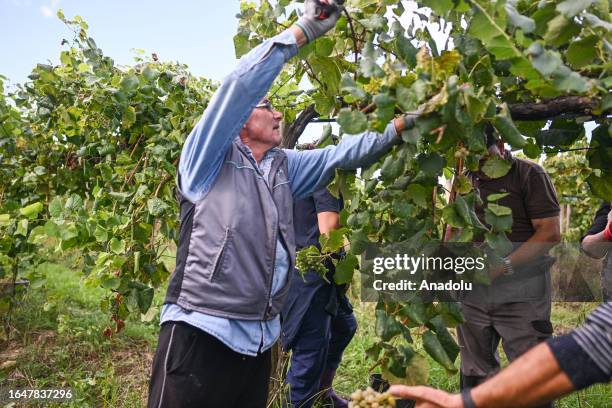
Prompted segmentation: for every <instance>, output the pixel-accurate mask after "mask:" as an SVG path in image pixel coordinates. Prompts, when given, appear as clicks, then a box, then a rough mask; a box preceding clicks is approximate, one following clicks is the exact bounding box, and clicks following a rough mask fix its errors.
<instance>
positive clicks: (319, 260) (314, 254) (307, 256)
mask: <svg viewBox="0 0 612 408" xmlns="http://www.w3.org/2000/svg"><path fill="white" fill-rule="evenodd" d="M324 259H325V255H322V254H321V252H320V251H319V249H318V248H317V247H316V246H314V245H312V246H309V247H307V248H304V249H301V250H300V251H298V253H297V254H296V257H295V267H296V268H297V269H298V271H299V272H300V275H302V276H304V274H305V273H306V271H314V272H316V273H317V274H318V275H320V276H321V277H323V278H325V275H326V274H327V267H326V266H325V262H324Z"/></svg>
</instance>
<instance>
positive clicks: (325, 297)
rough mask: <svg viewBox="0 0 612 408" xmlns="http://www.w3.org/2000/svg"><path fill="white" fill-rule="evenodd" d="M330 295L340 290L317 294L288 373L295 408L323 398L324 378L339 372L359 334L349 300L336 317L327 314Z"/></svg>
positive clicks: (326, 287)
mask: <svg viewBox="0 0 612 408" xmlns="http://www.w3.org/2000/svg"><path fill="white" fill-rule="evenodd" d="M330 291H334V292H335V291H336V288H335V287H334V286H330V285H324V286H322V287H320V288H319V289H318V290H317V292H316V293H315V295H314V297H313V299H312V301H311V302H310V306H309V307H308V310H307V311H306V313H305V314H304V317H303V318H302V322H301V325H300V328H299V330H298V332H297V334H296V336H295V343H294V344H293V347H292V355H291V365H290V367H289V372H288V373H287V383H288V384H289V387H290V393H289V394H290V395H289V397H290V401H291V404H287V405H289V406H291V407H293V408H310V407H311V406H312V405H313V403H314V402H315V400H316V399H317V397H318V396H319V385H320V383H319V380H320V378H321V375H322V374H323V372H324V371H326V370H336V369H337V368H338V366H339V365H340V361H341V359H342V353H343V352H344V349H345V348H346V346H347V345H348V344H349V342H350V341H351V339H352V338H353V335H354V334H355V331H356V330H357V321H356V319H355V316H354V315H353V311H352V309H351V307H350V304H349V303H348V300H347V299H346V297H344V296H343V299H341V300H340V302H339V305H338V311H337V313H336V316H335V317H334V316H332V315H331V314H330V313H329V312H328V311H327V310H326V306H327V305H328V302H329V298H330ZM331 295H332V296H335V293H332V294H331Z"/></svg>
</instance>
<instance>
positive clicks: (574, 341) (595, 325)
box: [548, 302, 612, 390]
mask: <svg viewBox="0 0 612 408" xmlns="http://www.w3.org/2000/svg"><path fill="white" fill-rule="evenodd" d="M548 346H549V347H550V349H551V351H552V353H553V355H554V356H555V358H556V360H557V362H558V364H559V367H560V368H561V370H563V372H565V373H566V374H567V376H568V377H569V379H570V380H571V381H572V384H574V388H575V389H576V390H581V389H583V388H586V387H588V386H589V385H592V384H595V383H607V382H609V381H610V379H611V376H612V303H610V302H607V303H604V304H603V305H601V306H600V307H599V308H597V309H596V310H595V311H594V312H593V313H592V314H591V315H590V316H589V317H588V318H587V322H586V323H585V324H584V325H583V326H581V327H580V328H578V329H576V330H575V331H573V332H571V333H569V334H567V335H565V336H560V337H555V338H553V339H550V340H548Z"/></svg>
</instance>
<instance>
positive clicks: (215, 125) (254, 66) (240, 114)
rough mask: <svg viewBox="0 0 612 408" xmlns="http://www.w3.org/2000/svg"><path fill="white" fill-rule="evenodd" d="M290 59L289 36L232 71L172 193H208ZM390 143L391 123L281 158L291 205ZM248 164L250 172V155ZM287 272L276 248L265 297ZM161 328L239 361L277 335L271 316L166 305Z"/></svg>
mask: <svg viewBox="0 0 612 408" xmlns="http://www.w3.org/2000/svg"><path fill="white" fill-rule="evenodd" d="M296 54H297V45H296V40H295V36H294V35H293V33H291V32H290V31H284V32H283V33H281V34H279V35H277V36H276V37H273V38H271V39H269V40H267V41H265V42H263V43H262V44H260V45H259V46H257V47H256V48H254V49H253V50H251V51H250V52H249V53H248V54H246V55H245V56H243V57H242V58H241V59H240V61H239V62H238V66H237V67H236V69H235V70H234V71H233V72H232V73H231V74H230V75H229V76H228V77H227V78H225V80H224V81H223V83H222V84H221V86H220V88H219V89H218V90H217V92H216V93H215V95H214V96H213V98H212V100H211V101H210V103H209V105H208V107H207V108H206V111H205V112H204V114H203V116H202V118H201V119H200V121H199V122H198V123H197V125H196V126H195V127H194V129H193V130H192V131H191V133H190V135H189V137H188V138H187V140H186V141H185V145H184V146H183V151H182V153H181V159H180V162H179V173H180V175H181V177H180V185H179V188H180V189H181V193H182V195H183V196H184V197H186V198H187V199H188V200H190V201H192V202H195V201H198V200H200V199H202V198H203V197H204V196H205V195H206V194H207V193H208V191H210V189H211V187H212V184H213V183H214V181H215V179H216V178H217V176H218V174H219V171H220V170H221V165H222V163H223V158H224V157H225V154H226V153H227V150H228V149H229V147H230V145H231V143H232V141H233V140H234V139H235V138H236V137H237V136H238V134H239V132H240V129H241V128H242V126H243V125H244V123H245V122H246V121H247V119H248V118H249V116H250V114H251V112H252V111H253V109H254V107H255V105H257V104H258V103H259V102H260V101H261V99H263V98H264V96H265V94H266V92H267V91H268V90H269V89H270V86H271V85H272V83H273V81H274V79H275V78H276V77H277V76H278V74H279V72H280V70H281V69H282V67H283V65H284V64H285V62H287V61H288V60H289V59H291V58H292V57H294V56H295V55H296ZM397 140H398V138H397V133H396V131H395V127H394V126H393V124H392V123H391V124H389V126H387V128H386V129H385V131H384V132H383V133H382V134H379V133H375V132H366V133H364V134H362V135H359V136H345V137H344V138H343V139H342V141H341V142H340V143H339V144H338V145H337V146H328V147H326V148H324V149H316V150H310V151H303V152H298V151H294V150H284V152H285V153H286V155H287V164H288V171H289V174H288V178H289V183H290V185H291V192H292V194H293V197H294V199H300V198H304V197H308V196H310V195H311V194H312V193H313V192H314V191H316V190H318V189H320V188H322V187H324V186H326V185H327V184H328V183H329V182H330V181H331V180H332V179H333V177H334V172H335V169H336V168H340V169H356V168H359V167H362V166H366V165H369V164H370V163H373V162H374V161H376V160H377V159H378V158H379V157H380V156H381V155H382V154H384V153H385V152H387V151H388V150H389V149H390V148H391V147H392V146H393V144H395V143H396V142H397ZM277 152H278V149H276V148H275V149H271V150H270V151H268V152H267V153H266V155H265V156H264V158H263V159H262V160H261V162H260V163H259V168H260V169H261V170H262V172H264V174H265V175H266V176H265V179H266V180H267V179H268V177H267V173H268V172H269V170H270V166H271V163H272V161H273V160H274V157H275V156H276V153H277ZM249 159H250V160H251V161H252V162H253V163H254V164H255V165H257V163H256V162H255V159H254V158H253V157H252V155H250V157H249ZM288 268H289V254H288V252H287V249H286V248H285V247H284V246H283V245H282V243H281V242H280V241H279V245H277V251H276V262H275V268H274V275H273V280H272V294H275V293H276V292H277V291H278V290H279V289H280V288H281V287H282V286H283V284H284V283H285V281H286V279H287V275H288ZM167 321H184V322H186V323H188V324H191V325H192V326H195V327H198V328H199V329H201V330H203V331H205V332H207V333H209V334H211V335H213V336H215V337H216V338H218V339H219V340H220V341H222V342H223V343H224V344H225V345H227V346H228V347H229V348H231V349H232V350H234V351H236V352H239V353H242V354H246V355H256V354H257V353H260V352H263V351H265V350H267V349H268V348H270V347H271V346H272V345H273V344H274V342H275V341H276V340H277V339H278V337H279V335H280V319H279V317H278V316H276V317H275V318H274V319H272V320H269V321H249V320H236V319H225V318H220V317H216V316H211V315H207V314H204V313H200V312H195V311H188V310H185V309H183V308H182V307H180V306H178V305H176V304H167V305H165V306H164V308H163V309H162V314H161V319H160V323H164V322H167Z"/></svg>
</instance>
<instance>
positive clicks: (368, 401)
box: [349, 387, 395, 408]
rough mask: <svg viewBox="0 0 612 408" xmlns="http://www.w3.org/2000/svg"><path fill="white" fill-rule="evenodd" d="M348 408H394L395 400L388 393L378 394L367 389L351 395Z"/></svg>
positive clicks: (371, 389)
mask: <svg viewBox="0 0 612 408" xmlns="http://www.w3.org/2000/svg"><path fill="white" fill-rule="evenodd" d="M349 408H395V399H394V398H393V397H392V396H391V394H389V393H388V392H383V393H379V392H376V391H374V389H373V388H372V387H368V388H366V389H365V390H357V391H355V392H354V393H352V394H351V401H350V402H349Z"/></svg>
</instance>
